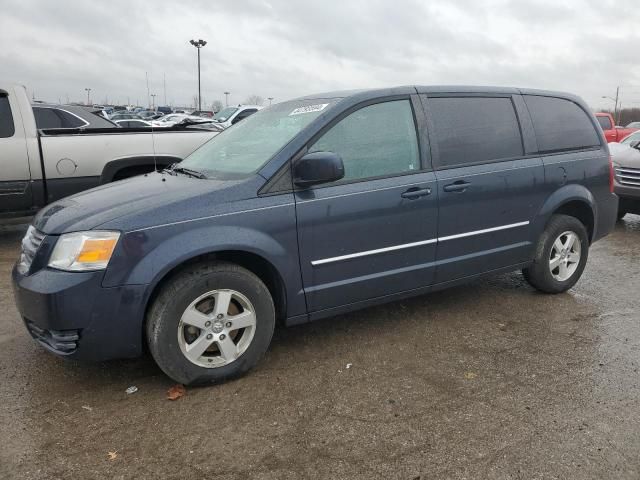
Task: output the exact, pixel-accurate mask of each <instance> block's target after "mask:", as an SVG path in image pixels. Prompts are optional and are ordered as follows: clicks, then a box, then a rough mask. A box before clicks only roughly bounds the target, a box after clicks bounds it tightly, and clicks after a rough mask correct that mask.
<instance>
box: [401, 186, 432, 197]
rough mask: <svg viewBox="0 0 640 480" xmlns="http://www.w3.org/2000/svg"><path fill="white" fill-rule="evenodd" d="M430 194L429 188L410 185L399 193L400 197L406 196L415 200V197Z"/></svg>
mask: <svg viewBox="0 0 640 480" xmlns="http://www.w3.org/2000/svg"><path fill="white" fill-rule="evenodd" d="M427 195H431V189H430V188H419V187H411V188H410V189H409V190H407V191H406V192H402V194H401V195H400V196H401V197H402V198H408V199H409V200H415V199H416V198H420V197H426V196H427Z"/></svg>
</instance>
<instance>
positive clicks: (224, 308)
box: [147, 263, 275, 385]
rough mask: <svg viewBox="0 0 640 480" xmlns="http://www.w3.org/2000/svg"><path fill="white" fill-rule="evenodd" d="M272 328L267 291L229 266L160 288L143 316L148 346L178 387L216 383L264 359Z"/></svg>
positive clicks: (196, 271)
mask: <svg viewBox="0 0 640 480" xmlns="http://www.w3.org/2000/svg"><path fill="white" fill-rule="evenodd" d="M274 326H275V309H274V305H273V300H272V298H271V295H270V293H269V290H268V289H267V287H266V286H265V285H264V283H262V281H261V280H260V279H259V278H258V277H257V276H255V275H254V274H253V273H251V272H250V271H248V270H246V269H244V268H242V267H240V266H238V265H235V264H231V263H216V264H205V265H200V266H195V267H193V268H190V269H187V270H184V271H183V272H182V273H180V274H179V275H178V276H176V277H174V278H173V279H172V280H170V281H169V283H167V284H166V285H164V286H163V287H162V290H161V292H160V293H159V295H158V297H157V298H156V300H155V302H154V303H153V305H152V307H151V309H150V310H149V313H148V316H147V342H148V344H149V350H150V351H151V354H152V356H153V358H154V359H155V361H156V363H157V364H158V366H159V367H160V368H161V369H162V370H163V371H164V372H165V373H166V374H167V375H168V376H169V377H171V378H172V379H174V380H175V381H177V382H180V383H184V384H186V385H190V384H206V383H218V382H222V381H225V380H227V379H230V378H234V377H237V376H239V375H242V374H243V373H245V372H246V371H247V370H249V369H250V368H252V367H253V366H254V365H255V364H256V363H257V362H258V361H259V360H260V358H261V357H262V355H264V353H265V352H266V350H267V348H268V346H269V343H270V342H271V337H272V335H273V330H274Z"/></svg>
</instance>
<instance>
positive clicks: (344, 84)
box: [0, 0, 640, 107]
mask: <svg viewBox="0 0 640 480" xmlns="http://www.w3.org/2000/svg"><path fill="white" fill-rule="evenodd" d="M2 3H8V5H2ZM0 7H1V11H2V12H3V15H2V16H1V17H0V45H1V46H2V48H1V49H0V78H1V79H2V80H10V81H15V82H19V83H22V84H24V85H26V86H27V87H28V88H29V89H30V91H34V92H35V96H36V98H39V99H44V100H48V101H57V100H58V99H61V100H62V101H66V97H67V95H68V96H69V99H70V100H71V101H74V100H75V101H78V100H81V99H83V98H85V92H84V88H85V87H91V88H92V97H93V100H94V101H96V102H103V101H104V100H105V98H106V97H108V98H109V100H110V101H111V102H119V103H124V102H126V101H127V100H130V101H131V102H136V103H141V104H145V103H146V101H147V93H146V85H145V72H147V73H148V75H149V83H150V90H151V93H155V94H157V95H158V96H157V100H159V103H163V101H164V100H163V93H164V92H163V76H166V83H167V102H170V103H173V104H189V103H191V101H192V98H193V96H194V94H195V93H196V88H197V82H196V64H195V59H196V52H195V49H194V48H193V47H191V46H190V45H189V44H188V41H189V39H191V38H204V39H206V40H207V41H208V42H209V44H208V45H207V46H206V47H205V48H204V49H203V50H202V78H203V97H204V98H205V100H206V101H207V102H211V101H213V100H216V99H221V100H223V99H224V95H223V92H224V91H225V90H229V91H231V92H232V96H231V101H232V102H239V101H242V100H243V99H244V98H245V97H247V96H248V95H250V94H254V93H255V94H258V95H262V96H263V97H268V96H273V97H275V98H276V100H284V99H287V98H291V97H295V96H298V95H304V94H308V93H313V92H316V91H326V90H335V89H346V88H362V87H375V86H383V85H398V84H413V83H419V84H449V83H450V84H484V85H487V84H494V85H513V86H527V87H535V88H550V89H560V90H567V91H571V92H574V93H577V94H579V95H582V96H583V97H585V99H586V100H587V101H589V102H590V103H591V104H592V106H594V107H601V106H608V105H609V103H607V102H608V101H607V100H603V99H602V98H601V97H602V95H613V94H614V93H615V88H616V86H617V85H622V86H623V88H622V98H623V102H624V103H625V104H626V105H629V106H632V105H633V106H640V67H639V66H638V62H637V58H636V48H635V45H638V41H639V40H640V38H639V37H640V30H639V29H638V28H637V25H638V24H639V20H640V11H638V10H637V9H636V8H633V6H632V5H629V7H626V8H625V7H623V6H621V5H620V4H619V3H609V2H608V1H606V0H603V1H597V2H596V1H595V0H589V1H578V0H575V1H566V2H562V3H560V2H557V1H549V0H484V1H471V0H463V1H458V2H448V1H446V0H439V1H436V0H433V1H429V2H424V1H421V0H396V1H388V0H384V1H383V0H360V1H336V0H324V1H323V2H315V1H290V0H223V1H221V0H217V1H202V0H198V1H191V2H189V3H179V2H170V1H167V0H155V1H154V2H131V1H125V0H110V1H109V2H86V1H84V2H83V1H78V0H66V1H65V0H60V1H58V2H50V1H47V0H22V1H21V2H19V3H18V2H8V0H0Z"/></svg>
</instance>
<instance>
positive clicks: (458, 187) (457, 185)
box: [443, 180, 471, 193]
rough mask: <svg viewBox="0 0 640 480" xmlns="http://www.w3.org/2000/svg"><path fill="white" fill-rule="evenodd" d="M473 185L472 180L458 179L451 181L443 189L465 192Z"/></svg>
mask: <svg viewBox="0 0 640 480" xmlns="http://www.w3.org/2000/svg"><path fill="white" fill-rule="evenodd" d="M469 185H471V183H470V182H465V181H464V180H458V181H457V182H453V183H450V184H449V185H445V186H444V188H443V190H444V191H445V192H459V193H462V192H464V191H465V190H466V189H467V188H469Z"/></svg>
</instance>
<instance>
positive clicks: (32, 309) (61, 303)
mask: <svg viewBox="0 0 640 480" xmlns="http://www.w3.org/2000/svg"><path fill="white" fill-rule="evenodd" d="M103 275H104V272H61V271H58V270H52V269H47V268H45V269H43V270H40V271H38V272H36V273H34V274H32V275H29V276H23V275H20V274H19V273H18V272H17V270H16V269H15V268H14V269H13V272H12V279H13V289H14V296H15V299H16V305H17V307H18V311H19V312H20V315H21V316H22V318H23V320H24V322H25V326H26V327H27V330H28V331H29V333H30V334H31V336H32V337H33V338H34V339H35V340H36V341H37V342H38V343H40V345H42V346H43V347H44V348H46V349H47V350H49V351H50V352H53V353H55V354H57V355H61V356H66V357H70V358H77V359H82V360H92V361H99V360H109V359H114V358H128V357H136V356H139V355H140V354H141V353H142V321H143V318H144V305H145V299H146V297H145V294H146V289H147V286H146V285H126V286H121V287H113V288H103V287H102V285H101V283H102V277H103Z"/></svg>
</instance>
